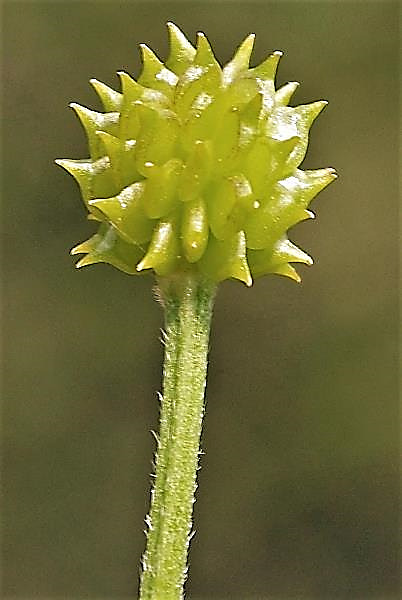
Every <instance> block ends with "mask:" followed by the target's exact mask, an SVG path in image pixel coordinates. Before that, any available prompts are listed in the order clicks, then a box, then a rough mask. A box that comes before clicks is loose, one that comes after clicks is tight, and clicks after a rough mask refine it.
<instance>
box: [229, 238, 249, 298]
mask: <svg viewBox="0 0 402 600" xmlns="http://www.w3.org/2000/svg"><path fill="white" fill-rule="evenodd" d="M236 235H237V249H236V255H235V260H234V261H233V264H232V272H231V276H232V277H233V278H234V279H239V281H243V283H245V284H246V286H247V287H251V286H252V285H253V278H252V277H251V273H250V267H249V264H248V261H247V247H246V235H245V233H244V231H239V233H238V234H236Z"/></svg>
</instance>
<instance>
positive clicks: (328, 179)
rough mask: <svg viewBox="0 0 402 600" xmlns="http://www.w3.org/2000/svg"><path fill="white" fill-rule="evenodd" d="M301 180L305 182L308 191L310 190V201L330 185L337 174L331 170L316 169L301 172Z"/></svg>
mask: <svg viewBox="0 0 402 600" xmlns="http://www.w3.org/2000/svg"><path fill="white" fill-rule="evenodd" d="M302 173H303V176H302V177H303V179H304V180H305V181H306V186H307V189H308V190H311V194H312V196H311V199H312V198H314V197H315V196H316V195H317V194H318V193H319V192H321V190H323V189H324V188H326V187H327V186H328V185H329V184H330V183H332V182H333V181H335V179H337V177H338V174H337V172H336V171H335V169H333V168H331V167H330V168H328V169H316V170H312V171H303V172H302Z"/></svg>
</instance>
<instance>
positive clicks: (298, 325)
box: [2, 1, 400, 600]
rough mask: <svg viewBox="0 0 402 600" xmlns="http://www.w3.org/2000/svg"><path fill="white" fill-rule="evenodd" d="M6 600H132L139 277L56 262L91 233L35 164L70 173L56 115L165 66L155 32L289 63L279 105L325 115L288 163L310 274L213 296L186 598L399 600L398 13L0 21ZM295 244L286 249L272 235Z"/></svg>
mask: <svg viewBox="0 0 402 600" xmlns="http://www.w3.org/2000/svg"><path fill="white" fill-rule="evenodd" d="M3 13H4V15H3V27H2V29H3V31H2V37H3V50H4V53H3V62H4V70H3V79H4V81H3V134H2V148H3V163H4V174H3V194H2V200H3V206H2V212H3V219H2V243H3V266H2V273H3V281H4V283H3V307H4V311H3V312H4V317H5V318H4V324H3V346H4V361H3V366H2V375H3V431H2V440H3V449H2V456H3V492H4V493H3V539H2V553H3V556H2V575H3V582H2V585H3V594H4V597H5V598H10V599H11V598H13V599H17V598H19V599H22V598H24V599H27V598H29V599H34V598H55V597H59V598H66V599H80V598H88V599H89V598H90V599H99V598H107V599H108V600H112V599H113V600H114V599H116V600H117V599H123V598H126V597H130V595H131V597H135V593H136V586H137V573H138V564H139V559H140V555H141V553H142V550H143V547H144V541H145V540H144V536H143V533H142V530H143V522H142V519H143V517H144V515H145V512H146V510H147V507H148V497H149V485H148V484H149V473H150V471H151V470H152V467H151V456H152V452H153V450H154V442H153V438H152V436H151V434H150V433H149V431H150V429H152V428H154V427H156V425H157V417H158V414H157V413H158V403H157V398H156V392H157V390H158V389H159V381H160V364H161V359H162V347H161V345H160V343H159V340H158V328H159V327H161V326H162V320H161V319H162V311H161V310H160V307H159V306H158V304H157V303H156V302H153V301H152V299H151V298H152V285H153V282H152V279H151V278H150V277H138V278H137V277H130V276H126V275H124V274H122V273H120V272H118V271H116V270H114V269H112V268H108V267H107V266H104V265H101V266H98V267H92V268H88V269H84V270H82V271H81V272H76V271H75V270H74V267H73V261H72V259H71V257H69V256H68V249H69V248H70V247H71V246H72V245H74V244H75V243H76V242H77V241H78V240H79V239H85V238H86V237H88V234H89V233H90V232H91V230H92V229H91V224H90V223H86V222H85V220H84V219H83V218H82V217H83V208H82V206H81V200H80V196H79V192H78V190H77V189H76V188H75V187H74V183H73V182H72V180H71V178H70V177H69V176H68V175H67V174H65V173H63V172H62V171H61V170H60V169H57V168H56V167H55V166H54V165H53V164H52V161H53V159H54V158H55V157H59V156H76V157H81V156H84V153H85V151H86V142H85V139H84V135H83V133H82V131H81V130H80V128H79V126H78V123H77V122H76V120H75V116H74V115H73V113H72V112H69V110H68V109H67V108H66V107H67V104H68V102H69V101H71V100H75V101H78V102H80V103H82V104H87V105H88V106H91V107H94V108H100V106H99V105H98V103H97V98H96V96H95V94H94V92H93V90H91V88H90V86H89V84H88V83H87V81H88V79H89V78H90V77H97V78H99V79H100V80H102V81H105V82H106V83H108V84H109V85H112V86H117V85H118V83H117V76H115V75H114V73H115V72H116V70H118V69H124V70H128V71H129V72H131V73H133V74H134V75H137V74H138V71H139V66H140V65H139V54H138V51H137V49H136V44H137V43H138V42H142V41H144V42H147V43H149V44H150V46H151V47H152V48H154V49H155V50H158V51H159V52H160V54H161V56H162V57H164V56H165V53H166V50H167V35H166V30H165V26H164V23H165V22H166V21H167V20H174V21H175V22H176V23H177V24H178V25H179V26H180V27H182V28H183V30H184V31H185V32H186V33H187V34H188V36H189V37H190V39H192V40H194V37H195V32H196V31H197V30H203V31H205V32H206V33H207V35H208V37H209V39H210V41H211V43H212V45H213V47H214V49H216V53H217V57H218V58H219V59H220V60H221V61H226V60H228V59H229V58H230V52H231V50H232V49H233V47H234V46H235V44H236V43H237V42H240V41H241V40H242V39H243V38H244V36H245V35H246V34H247V33H249V32H255V33H256V34H257V40H256V49H255V59H254V60H255V63H257V62H258V61H260V60H261V59H262V58H264V56H263V53H264V52H266V51H267V50H268V51H270V50H275V49H281V50H283V51H284V52H285V56H284V57H283V59H282V62H281V65H280V67H279V74H278V83H284V82H286V81H289V80H293V79H295V78H296V79H298V80H299V81H301V83H302V85H301V86H300V88H299V90H298V91H297V92H296V95H295V98H294V101H295V102H296V103H303V102H309V101H311V100H314V99H321V98H324V99H328V100H329V101H330V104H329V106H328V108H327V109H326V111H325V112H324V114H323V115H322V116H321V118H320V119H319V120H318V121H317V124H316V125H315V126H314V127H313V131H312V138H311V144H310V151H309V154H308V159H306V162H305V163H304V165H303V167H304V168H318V167H325V166H328V165H330V166H334V167H336V168H337V170H338V172H339V174H340V179H339V180H338V182H337V183H336V184H334V185H333V186H331V187H330V188H329V189H328V190H326V191H325V192H323V193H322V194H321V195H320V196H319V198H318V200H317V202H316V203H315V204H314V206H313V209H315V210H316V213H317V217H318V218H317V222H316V223H314V224H311V223H309V222H307V223H305V224H304V225H301V226H299V227H298V229H297V231H295V234H294V236H293V239H294V240H295V241H296V242H297V243H298V244H299V245H301V246H302V247H304V248H305V249H306V250H307V251H308V252H309V253H311V254H312V256H313V257H315V258H316V264H315V266H314V267H312V268H311V269H309V270H307V269H304V272H303V284H302V285H301V286H298V285H297V284H294V283H293V282H290V281H288V280H284V279H281V278H279V277H267V278H264V279H262V280H260V281H257V283H256V284H255V286H254V287H253V288H252V289H251V290H248V289H245V288H243V287H242V286H241V285H240V284H239V283H237V282H236V283H234V282H233V283H232V282H229V283H225V284H223V285H222V286H221V288H220V292H219V295H218V301H217V306H216V311H215V317H214V323H213V335H212V351H211V361H210V373H209V385H208V394H207V405H208V406H207V415H206V421H205V428H204V436H203V448H204V451H205V452H206V454H205V456H203V457H202V470H201V471H200V476H199V478H200V490H199V493H198V500H197V503H196V506H195V518H196V528H197V535H196V537H195V538H194V540H193V542H192V551H191V556H190V560H191V579H190V581H189V584H188V588H187V589H188V597H189V598H193V599H211V600H214V599H218V598H229V597H230V598H238V599H239V600H240V599H241V600H243V599H245V598H251V597H254V598H259V599H260V598H261V599H263V598H266V599H269V598H271V599H274V598H275V599H276V598H278V599H281V600H285V599H286V600H287V599H288V598H297V599H298V600H299V599H300V600H301V599H303V600H312V599H314V600H333V599H335V598H337V599H338V598H339V599H345V600H346V599H350V600H352V599H353V600H355V599H362V598H364V599H366V598H372V599H375V600H379V599H385V598H387V599H396V598H399V597H400V596H399V592H398V561H397V555H398V531H397V520H398V519H397V517H398V511H399V507H398V487H399V486H398V463H399V460H398V429H399V426H398V402H397V353H398V349H397V333H396V328H397V254H398V236H397V218H396V217H397V201H398V200H397V154H398V152H397V150H398V148H397V129H398V106H397V100H398V98H397V70H398V62H397V61H398V45H397V24H398V7H397V3H396V2H350V3H349V2H297V3H295V2H273V3H270V2H259V3H254V2H245V1H244V2H225V1H221V2H216V3H212V2H211V3H210V2H201V1H200V2H136V1H133V2H125V3H124V2H101V1H98V2H12V1H8V2H5V3H4V5H3ZM290 237H292V236H290Z"/></svg>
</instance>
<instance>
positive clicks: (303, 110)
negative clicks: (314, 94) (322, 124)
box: [294, 100, 328, 126]
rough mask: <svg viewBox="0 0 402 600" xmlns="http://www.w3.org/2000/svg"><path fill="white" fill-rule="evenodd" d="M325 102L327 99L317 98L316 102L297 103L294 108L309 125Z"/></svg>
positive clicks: (324, 105) (325, 104)
mask: <svg viewBox="0 0 402 600" xmlns="http://www.w3.org/2000/svg"><path fill="white" fill-rule="evenodd" d="M327 104H328V102H327V100H318V101H317V102H311V104H299V106H296V107H295V109H294V110H296V111H297V112H298V113H299V114H300V115H301V116H302V117H303V118H304V119H305V121H306V123H307V125H308V126H311V125H312V123H313V122H314V121H315V119H316V118H317V117H318V115H319V114H320V112H321V111H322V110H323V109H324V108H325V107H326V106H327Z"/></svg>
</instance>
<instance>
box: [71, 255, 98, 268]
mask: <svg viewBox="0 0 402 600" xmlns="http://www.w3.org/2000/svg"><path fill="white" fill-rule="evenodd" d="M98 262H102V261H101V259H100V258H99V257H98V256H96V255H92V254H87V255H86V256H83V257H82V258H81V259H80V260H79V261H78V262H77V263H76V265H75V268H76V269H81V267H86V266H88V265H94V264H96V263H98Z"/></svg>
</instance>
